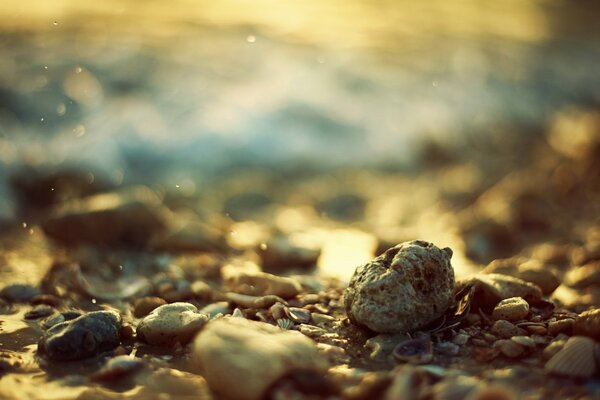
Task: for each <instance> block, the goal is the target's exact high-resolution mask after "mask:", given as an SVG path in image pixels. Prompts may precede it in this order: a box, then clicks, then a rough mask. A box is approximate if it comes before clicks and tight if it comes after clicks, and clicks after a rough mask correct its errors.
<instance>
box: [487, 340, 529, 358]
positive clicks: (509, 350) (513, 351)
mask: <svg viewBox="0 0 600 400" xmlns="http://www.w3.org/2000/svg"><path fill="white" fill-rule="evenodd" d="M494 348H497V349H499V350H500V352H501V353H502V354H504V355H505V356H506V357H509V358H518V357H520V356H522V355H523V354H524V353H525V348H524V347H523V346H521V345H520V344H518V343H516V342H514V341H512V340H509V339H500V340H498V341H496V342H495V343H494Z"/></svg>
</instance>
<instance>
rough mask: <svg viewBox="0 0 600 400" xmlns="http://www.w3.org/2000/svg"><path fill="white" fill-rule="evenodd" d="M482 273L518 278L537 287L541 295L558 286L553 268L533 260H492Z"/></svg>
mask: <svg viewBox="0 0 600 400" xmlns="http://www.w3.org/2000/svg"><path fill="white" fill-rule="evenodd" d="M483 273H486V274H492V273H493V274H504V275H508V276H513V277H515V278H519V279H521V280H523V281H526V282H530V283H533V284H534V285H537V286H539V288H540V289H541V290H542V293H543V294H550V293H552V292H553V291H554V290H555V289H556V288H557V287H558V285H560V279H559V277H558V275H557V274H556V272H555V270H554V269H553V268H550V267H549V266H546V265H544V264H543V263H541V262H539V261H537V260H533V259H530V260H527V261H523V259H520V258H519V259H515V258H509V259H500V260H494V261H492V262H491V263H490V264H489V265H488V266H487V267H485V268H484V269H483Z"/></svg>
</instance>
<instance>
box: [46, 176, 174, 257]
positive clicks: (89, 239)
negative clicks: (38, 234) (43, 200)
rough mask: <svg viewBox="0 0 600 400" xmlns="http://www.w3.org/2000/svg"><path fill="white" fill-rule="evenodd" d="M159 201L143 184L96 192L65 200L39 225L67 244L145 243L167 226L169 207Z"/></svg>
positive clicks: (50, 235) (48, 234) (162, 231)
mask: <svg viewBox="0 0 600 400" xmlns="http://www.w3.org/2000/svg"><path fill="white" fill-rule="evenodd" d="M160 203H161V201H160V198H158V196H156V195H155V194H154V193H153V192H152V191H151V190H150V189H148V188H145V187H138V188H134V189H130V190H127V191H123V192H111V193H103V194H98V195H94V196H90V197H87V198H85V199H82V200H77V201H74V202H71V203H67V204H65V205H64V206H63V207H62V208H60V209H58V210H56V212H55V213H54V214H53V215H51V216H50V217H49V218H48V219H47V220H46V221H45V222H44V223H43V224H42V228H43V230H44V233H45V234H46V235H47V236H49V237H50V238H52V239H54V240H56V241H58V242H60V243H62V244H64V245H67V246H73V245H78V244H83V243H92V244H104V245H134V246H135V245H146V244H148V243H149V242H150V240H151V239H152V238H153V237H156V236H158V235H161V234H163V233H164V232H165V231H166V230H167V223H166V219H167V218H166V215H167V214H168V211H167V210H166V209H165V208H164V207H163V206H162V205H161V204H160Z"/></svg>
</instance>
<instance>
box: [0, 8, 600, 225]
mask: <svg viewBox="0 0 600 400" xmlns="http://www.w3.org/2000/svg"><path fill="white" fill-rule="evenodd" d="M598 15H600V5H598V3H595V2H591V1H553V2H550V1H542V0H537V1H530V2H522V1H516V0H510V1H491V2H480V1H474V0H468V1H456V2H447V1H438V0H436V1H429V2H418V1H406V0H404V1H388V0H385V1H357V0H353V1H347V0H345V1H341V0H311V1H302V2H297V1H295V2H294V1H277V2H267V1H230V0H225V1H192V0H177V1H170V2H164V1H136V0H125V1H117V0H104V1H101V2H79V1H74V0H44V1H41V0H40V1H28V0H25V1H23V0H19V1H16V0H3V1H2V2H1V3H0V182H5V181H6V179H7V176H8V175H10V174H11V173H12V171H13V170H14V169H15V168H18V167H20V166H21V165H23V164H27V165H37V166H40V165H41V166H46V165H47V166H56V165H73V166H76V167H77V168H82V169H85V168H89V169H90V171H101V172H102V173H104V174H105V175H106V176H108V177H110V179H112V180H113V181H114V182H115V183H121V182H129V183H130V182H144V183H148V182H158V181H163V180H170V181H177V182H182V181H192V182H199V181H202V180H203V179H209V178H207V177H210V176H214V174H215V172H216V171H222V170H224V169H231V168H241V167H246V166H257V165H258V166H266V167H274V168H275V167H276V168H277V169H280V168H284V167H285V166H286V165H300V166H305V167H306V168H309V167H310V168H313V167H314V168H316V167H318V168H325V169H327V168H331V167H339V166H342V167H343V166H361V165H369V166H377V165H384V164H393V165H407V164H410V163H411V162H412V161H414V159H415V157H416V155H415V148H416V145H417V144H418V143H419V142H420V141H422V140H423V139H424V138H433V140H435V141H438V142H439V143H441V144H442V145H444V146H446V145H450V146H452V145H453V144H454V145H455V146H456V145H457V144H458V146H460V143H461V142H462V141H464V140H467V139H466V138H468V137H470V136H479V135H500V136H502V135H504V134H508V132H511V131H518V132H531V133H532V134H535V133H536V132H540V131H541V130H543V129H544V127H545V126H546V124H547V123H548V119H549V118H550V117H551V116H552V114H553V113H554V112H556V111H557V110H559V109H562V108H564V107H568V106H581V105H586V106H587V105H594V104H597V103H598V102H599V101H600V74H598V60H600V25H599V24H597V16H598ZM94 173H95V172H94ZM4 186H5V184H0V195H1V196H0V197H2V199H3V203H4V205H3V206H0V215H2V214H4V215H8V214H10V213H11V206H10V200H8V199H9V198H10V197H9V195H8V190H7V189H6V188H5V187H4Z"/></svg>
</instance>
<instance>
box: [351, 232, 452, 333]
mask: <svg viewBox="0 0 600 400" xmlns="http://www.w3.org/2000/svg"><path fill="white" fill-rule="evenodd" d="M451 257H452V250H451V249H450V248H445V249H440V248H438V247H436V246H435V245H433V244H431V243H428V242H424V241H418V240H417V241H412V242H405V243H402V244H399V245H397V246H395V247H392V248H391V249H389V250H387V251H386V252H385V253H383V254H382V255H380V256H379V257H377V258H375V259H374V260H373V261H371V262H369V263H367V264H365V265H363V266H361V267H358V268H357V269H356V271H355V272H354V275H353V276H352V278H351V280H350V283H349V285H348V288H347V289H346V291H345V292H344V304H345V307H346V312H347V314H348V317H349V318H350V321H351V322H352V323H354V324H355V325H361V326H366V327H367V328H369V329H371V330H373V331H375V332H380V333H396V332H410V331H414V330H417V329H419V328H422V327H424V326H426V325H427V324H429V323H430V322H432V321H433V320H435V319H436V318H438V317H440V316H441V315H442V314H443V313H444V312H445V311H446V310H447V308H448V307H449V306H450V304H451V303H452V301H453V298H454V270H453V268H452V265H451V264H450V258H451Z"/></svg>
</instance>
